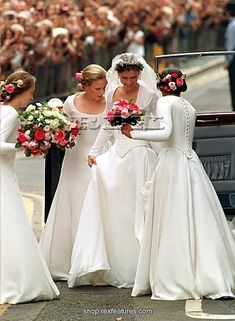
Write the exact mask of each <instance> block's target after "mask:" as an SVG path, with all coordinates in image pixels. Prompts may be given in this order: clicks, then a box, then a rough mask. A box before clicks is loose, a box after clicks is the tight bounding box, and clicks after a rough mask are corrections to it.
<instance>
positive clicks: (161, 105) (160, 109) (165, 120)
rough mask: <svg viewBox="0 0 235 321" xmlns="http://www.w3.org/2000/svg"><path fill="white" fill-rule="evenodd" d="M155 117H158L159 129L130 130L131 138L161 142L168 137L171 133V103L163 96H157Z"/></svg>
mask: <svg viewBox="0 0 235 321" xmlns="http://www.w3.org/2000/svg"><path fill="white" fill-rule="evenodd" d="M157 117H159V118H160V119H159V120H158V123H159V125H160V128H161V129H159V130H157V129H153V130H148V129H147V130H133V131H131V132H130V134H131V137H132V138H133V139H141V140H148V141H153V142H162V141H166V140H168V139H169V138H170V136H171V133H172V128H173V124H172V115H171V104H170V102H169V101H168V100H167V99H165V97H162V98H159V99H158V102H157Z"/></svg>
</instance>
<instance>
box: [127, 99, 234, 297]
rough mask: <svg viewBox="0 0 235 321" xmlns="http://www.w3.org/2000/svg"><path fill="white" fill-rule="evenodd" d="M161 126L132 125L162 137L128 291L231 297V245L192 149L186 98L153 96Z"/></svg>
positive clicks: (136, 134)
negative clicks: (132, 286)
mask: <svg viewBox="0 0 235 321" xmlns="http://www.w3.org/2000/svg"><path fill="white" fill-rule="evenodd" d="M157 113H158V116H159V117H163V120H164V121H163V122H162V127H163V128H164V129H163V130H159V131H144V132H143V131H132V132H131V136H132V137H133V138H134V139H146V140H153V141H159V142H161V143H160V144H161V149H160V152H159V156H158V163H157V166H156V170H155V174H154V177H153V179H152V180H151V181H150V182H147V183H146V185H145V194H148V203H147V212H146V221H145V228H144V234H143V240H142V242H141V249H140V257H139V261H138V268H137V273H136V279H135V285H134V288H133V291H132V295H133V296H137V295H143V294H147V293H152V299H158V300H183V299H189V298H194V299H199V298H203V297H206V298H211V299H216V298H219V297H222V296H231V297H234V292H235V245H234V241H233V238H232V234H231V232H230V230H229V227H228V223H227V221H226V217H225V215H224V212H223V209H222V207H221V205H220V202H219V200H218V197H217V195H216V192H215V190H214V188H213V185H212V183H211V182H210V180H209V178H208V176H207V174H206V172H205V170H204V168H203V166H202V164H201V162H200V160H199V158H198V156H197V155H196V153H195V152H194V151H193V150H192V140H193V132H194V126H195V117H196V112H195V109H194V108H193V107H192V105H191V104H190V103H189V102H187V101H186V100H185V99H183V98H181V97H176V96H166V97H162V98H160V99H159V100H158V105H157Z"/></svg>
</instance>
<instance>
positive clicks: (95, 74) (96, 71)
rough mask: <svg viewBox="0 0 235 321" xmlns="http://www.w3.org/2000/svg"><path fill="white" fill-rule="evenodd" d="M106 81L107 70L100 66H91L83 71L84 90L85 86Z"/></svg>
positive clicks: (82, 83)
mask: <svg viewBox="0 0 235 321" xmlns="http://www.w3.org/2000/svg"><path fill="white" fill-rule="evenodd" d="M104 78H105V79H106V70H105V69H104V68H103V67H101V66H100V65H96V64H91V65H88V66H86V67H85V68H84V69H83V70H82V71H81V78H80V83H81V85H82V87H83V88H84V86H85V85H91V84H92V83H93V81H96V80H100V79H104Z"/></svg>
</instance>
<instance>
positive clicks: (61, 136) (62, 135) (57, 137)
mask: <svg viewBox="0 0 235 321" xmlns="http://www.w3.org/2000/svg"><path fill="white" fill-rule="evenodd" d="M63 139H65V133H64V132H63V130H61V129H59V130H58V132H57V133H56V134H55V140H58V141H61V140H63Z"/></svg>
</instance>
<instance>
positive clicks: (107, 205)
mask: <svg viewBox="0 0 235 321" xmlns="http://www.w3.org/2000/svg"><path fill="white" fill-rule="evenodd" d="M114 91H115V89H114V90H113V91H112V92H110V93H109V94H108V95H107V105H108V106H111V105H112V97H113V93H114ZM157 99H158V96H157V94H156V93H155V92H153V91H151V90H149V89H148V88H146V87H145V86H143V85H140V87H139V92H138V96H137V101H136V103H137V104H138V105H139V106H141V107H143V108H144V109H145V110H146V111H147V112H149V113H151V112H153V111H154V112H155V109H156V103H157ZM109 138H114V139H115V141H114V144H113V145H112V147H111V148H110V149H109V150H108V151H107V152H106V153H104V154H102V155H100V156H98V157H97V158H96V160H97V165H94V166H93V167H92V178H91V182H90V184H89V187H88V190H87V194H86V197H85V200H84V205H83V209H82V213H81V218H80V222H79V226H78V231H77V236H76V241H75V243H74V247H73V254H72V264H71V270H70V273H69V280H68V286H69V287H73V286H76V285H83V284H94V285H99V284H100V285H101V284H111V285H113V286H116V287H132V286H133V283H134V279H135V273H136V267H137V260H138V255H139V240H140V239H141V234H142V230H143V224H144V215H143V213H144V210H143V202H142V197H141V195H142V187H143V185H144V183H145V182H146V181H148V180H149V179H151V177H152V175H153V170H154V168H155V166H156V160H157V155H156V153H155V152H154V151H153V150H152V149H151V148H150V147H149V145H148V143H147V142H145V141H133V140H130V139H128V138H126V136H124V135H122V134H121V132H120V130H117V129H116V128H111V129H107V127H104V128H103V129H102V130H101V131H100V133H99V135H98V136H97V139H96V142H95V144H94V146H93V148H92V149H91V151H90V154H92V155H96V156H97V155H99V154H100V153H101V149H102V147H103V146H104V144H105V143H106V141H107V140H108V139H109ZM92 272H97V273H92Z"/></svg>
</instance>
